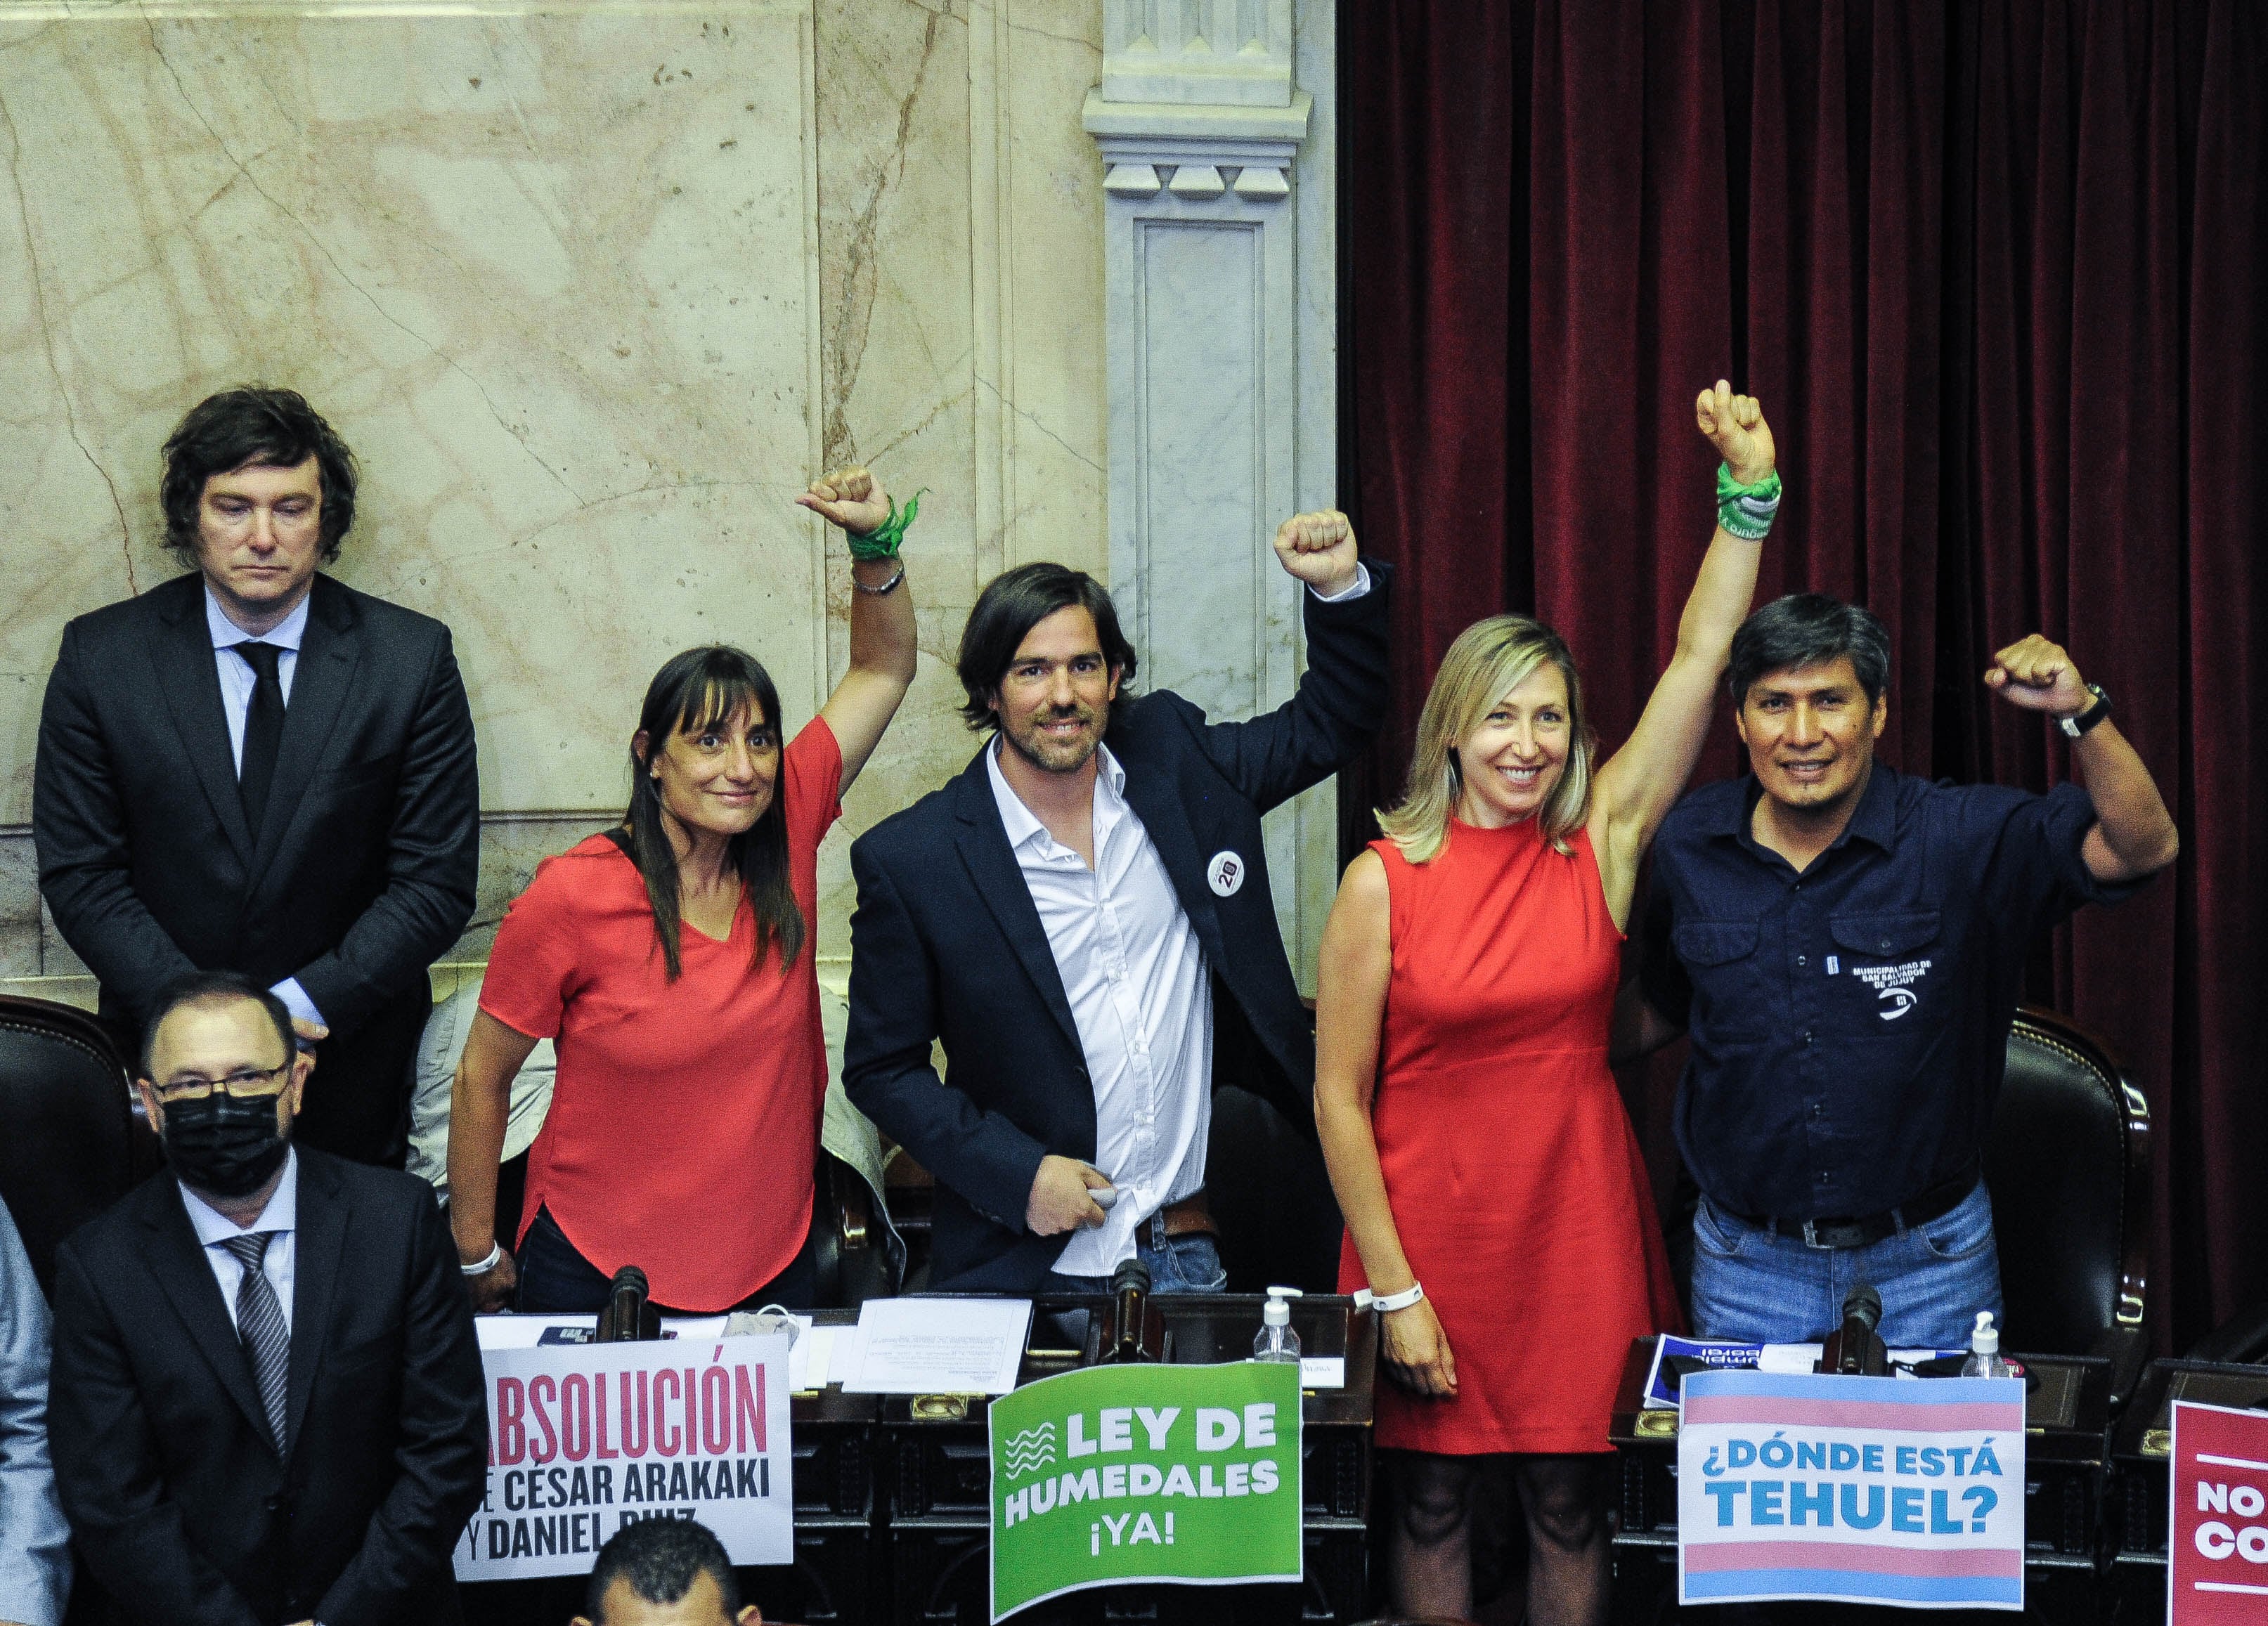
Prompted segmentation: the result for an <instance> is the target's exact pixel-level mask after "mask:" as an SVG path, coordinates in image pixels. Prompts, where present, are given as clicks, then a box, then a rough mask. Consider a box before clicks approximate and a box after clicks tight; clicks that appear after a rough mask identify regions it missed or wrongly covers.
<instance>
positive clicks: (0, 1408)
mask: <svg viewBox="0 0 2268 1626" xmlns="http://www.w3.org/2000/svg"><path fill="white" fill-rule="evenodd" d="M70 1583H71V1560H70V1527H69V1526H68V1525H66V1524H64V1523H63V1509H62V1508H61V1507H60V1506H58V1505H56V1502H55V1470H54V1469H53V1468H51V1467H50V1466H49V1464H48V1301H47V1300H46V1299H42V1298H41V1297H40V1284H39V1283H38V1281H37V1280H35V1279H34V1278H33V1275H32V1262H31V1260H30V1259H29V1258H28V1257H26V1254H25V1253H24V1244H23V1240H22V1239H20V1238H19V1237H18V1235H17V1234H16V1221H15V1219H14V1218H13V1217H12V1216H11V1215H10V1213H9V1212H8V1210H7V1208H6V1206H5V1205H0V1621H19V1622H22V1623H23V1626H59V1622H61V1621H62V1620H63V1605H64V1604H65V1603H66V1602H68V1601H69V1600H70Z"/></svg>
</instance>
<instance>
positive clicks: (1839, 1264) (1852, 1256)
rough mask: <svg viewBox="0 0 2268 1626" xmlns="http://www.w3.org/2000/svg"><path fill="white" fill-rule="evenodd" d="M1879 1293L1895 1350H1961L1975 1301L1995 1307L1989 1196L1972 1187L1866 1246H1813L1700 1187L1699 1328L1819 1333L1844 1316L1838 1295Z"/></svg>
mask: <svg viewBox="0 0 2268 1626" xmlns="http://www.w3.org/2000/svg"><path fill="white" fill-rule="evenodd" d="M1860 1284H1865V1285H1867V1286H1869V1287H1872V1288H1873V1289H1874V1291H1877V1292H1879V1293H1881V1296H1882V1325H1881V1334H1882V1342H1883V1343H1886V1344H1888V1345H1889V1347H1890V1348H1892V1349H1894V1350H1928V1349H1934V1350H1962V1349H1966V1348H1968V1347H1969V1335H1970V1330H1971V1329H1972V1328H1974V1327H1975V1325H1976V1321H1977V1312H1978V1311H1979V1310H1990V1311H1992V1317H1993V1320H1994V1321H1996V1322H1997V1321H1999V1316H2000V1255H1999V1250H1998V1249H1997V1248H1996V1247H1994V1246H1993V1242H1992V1196H1991V1194H1990V1193H1988V1192H1987V1191H1986V1190H1985V1182H1984V1181H1981V1180H1980V1181H1977V1188H1976V1189H1975V1190H1974V1191H1972V1192H1970V1194H1969V1195H1968V1196H1965V1197H1963V1198H1962V1200H1961V1201H1960V1202H1959V1203H1955V1205H1954V1206H1953V1207H1952V1208H1951V1209H1949V1210H1947V1211H1946V1212H1944V1213H1942V1214H1940V1215H1939V1216H1938V1217H1937V1218H1935V1219H1933V1220H1929V1221H1927V1222H1926V1223H1925V1224H1922V1225H1912V1226H1905V1227H1901V1228H1900V1229H1899V1231H1898V1232H1896V1234H1895V1235H1893V1236H1887V1237H1884V1238H1883V1239H1882V1240H1881V1241H1879V1242H1870V1243H1868V1244H1867V1246H1866V1247H1843V1248H1824V1247H1812V1246H1811V1245H1810V1244H1809V1243H1808V1242H1806V1241H1804V1240H1802V1239H1801V1238H1800V1237H1784V1236H1781V1235H1780V1234H1779V1233H1778V1232H1775V1231H1771V1230H1767V1229H1765V1228H1764V1227H1763V1226H1761V1225H1749V1224H1747V1223H1746V1222H1744V1221H1742V1220H1740V1219H1737V1218H1734V1217H1733V1216H1732V1215H1730V1214H1727V1212H1725V1210H1722V1209H1720V1208H1719V1207H1718V1206H1717V1205H1716V1204H1715V1203H1712V1202H1711V1201H1710V1200H1709V1198H1708V1196H1706V1194H1704V1196H1702V1198H1701V1207H1700V1209H1699V1210H1698V1211H1697V1212H1696V1213H1695V1215H1694V1216H1693V1325H1694V1328H1695V1330H1696V1331H1697V1332H1698V1333H1699V1334H1700V1335H1701V1336H1703V1337H1705V1338H1738V1339H1743V1340H1746V1341H1748V1342H1750V1343H1819V1342H1820V1341H1821V1340H1823V1339H1824V1338H1825V1337H1826V1336H1827V1335H1829V1334H1830V1333H1832V1332H1833V1331H1834V1330H1835V1329H1836V1328H1837V1327H1839V1326H1840V1325H1841V1324H1842V1321H1843V1296H1844V1295H1845V1293H1847V1292H1849V1291H1851V1290H1852V1288H1854V1287H1857V1286H1859V1285H1860Z"/></svg>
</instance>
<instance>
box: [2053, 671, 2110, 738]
mask: <svg viewBox="0 0 2268 1626" xmlns="http://www.w3.org/2000/svg"><path fill="white" fill-rule="evenodd" d="M2087 692H2088V694H2090V695H2094V696H2095V703H2094V704H2093V705H2091V706H2089V707H2088V709H2087V710H2084V711H2082V712H2080V714H2079V715H2078V716H2077V717H2058V718H2057V719H2056V726H2057V727H2058V728H2060V729H2061V730H2063V732H2064V737H2065V738H2066V739H2078V738H2079V737H2080V735H2081V734H2083V733H2085V732H2087V731H2088V729H2090V728H2093V727H2094V726H2095V725H2096V724H2098V723H2104V722H2108V721H2109V720H2110V695H2106V694H2104V693H2103V692H2102V685H2101V684H2100V683H2090V684H2088V686H2087Z"/></svg>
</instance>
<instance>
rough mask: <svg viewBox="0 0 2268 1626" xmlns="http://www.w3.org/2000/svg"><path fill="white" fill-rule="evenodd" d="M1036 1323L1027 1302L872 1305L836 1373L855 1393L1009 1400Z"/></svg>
mask: <svg viewBox="0 0 2268 1626" xmlns="http://www.w3.org/2000/svg"><path fill="white" fill-rule="evenodd" d="M1031 1322H1032V1305H1031V1300H1029V1299H918V1298H916V1299H868V1300H867V1301H866V1302H865V1304H863V1305H861V1306H859V1308H858V1328H856V1335H855V1336H854V1337H852V1338H851V1339H850V1340H849V1341H847V1344H846V1341H844V1340H842V1339H837V1340H836V1347H835V1350H834V1361H833V1366H834V1370H835V1373H836V1376H838V1377H840V1378H841V1379H842V1380H843V1392H844V1393H845V1394H1006V1393H1007V1392H1008V1391H1009V1390H1010V1389H1013V1388H1014V1387H1016V1371H1017V1368H1018V1367H1020V1366H1021V1365H1023V1360H1024V1335H1025V1333H1026V1332H1027V1330H1029V1328H1030V1327H1031Z"/></svg>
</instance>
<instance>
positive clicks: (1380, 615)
mask: <svg viewBox="0 0 2268 1626" xmlns="http://www.w3.org/2000/svg"><path fill="white" fill-rule="evenodd" d="M1276 553H1277V556H1278V559H1279V560H1280V561H1281V562H1282V563H1283V566H1284V569H1285V572H1286V573H1287V574H1289V575H1290V576H1292V578H1294V579H1295V580H1297V581H1299V582H1300V583H1302V584H1303V585H1302V587H1301V590H1300V616H1301V619H1302V622H1303V624H1304V625H1305V627H1306V629H1307V671H1306V673H1304V674H1302V675H1301V677H1300V687H1299V691H1298V692H1297V693H1296V694H1294V695H1292V698H1291V699H1290V700H1288V701H1286V702H1285V703H1284V704H1282V705H1280V706H1278V708H1276V710H1273V711H1270V712H1269V713H1267V714H1266V715H1265V716H1263V717H1254V718H1252V719H1250V720H1249V721H1248V722H1242V723H1216V724H1213V725H1210V726H1209V727H1207V728H1206V729H1205V730H1204V750H1205V754H1206V755H1207V756H1209V757H1211V760H1212V762H1213V765H1214V766H1215V767H1217V768H1219V769H1220V771H1221V772H1222V774H1223V775H1225V776H1226V777H1227V778H1228V780H1229V781H1230V783H1232V784H1235V785H1236V786H1238V787H1239V788H1240V789H1241V790H1242V791H1243V792H1244V794H1245V795H1246V796H1247V797H1248V798H1250V799H1251V801H1252V802H1253V804H1254V805H1255V806H1257V807H1258V808H1259V809H1260V811H1261V812H1263V813H1266V812H1267V811H1268V810H1269V809H1270V808H1271V807H1274V806H1277V805H1278V803H1280V802H1285V801H1288V800H1289V799H1290V798H1292V797H1294V796H1297V795H1298V794H1299V793H1300V791H1304V790H1306V789H1307V788H1308V787H1309V786H1310V785H1314V784H1321V783H1322V781H1323V780H1325V779H1328V778H1329V777H1330V776H1331V775H1333V774H1335V773H1337V771H1338V770H1339V769H1341V768H1342V767H1344V766H1345V764H1346V763H1347V762H1349V761H1351V760H1352V759H1353V757H1354V755H1355V754H1356V753H1357V752H1359V751H1360V750H1361V749H1362V748H1363V747H1365V746H1366V745H1367V744H1368V743H1369V741H1370V738H1371V736H1372V735H1373V734H1375V733H1376V732H1378V728H1379V725H1380V724H1381V723H1382V722H1383V721H1384V720H1385V717H1386V697H1387V679H1388V670H1387V657H1388V625H1389V622H1390V613H1391V608H1392V606H1391V598H1392V583H1393V571H1392V570H1391V569H1390V568H1389V567H1388V566H1387V565H1385V564H1383V563H1380V562H1379V561H1377V560H1368V561H1365V560H1363V559H1361V558H1360V557H1359V555H1358V552H1357V548H1356V543H1355V539H1354V533H1353V531H1352V530H1351V529H1350V528H1348V526H1347V522H1346V516H1345V515H1344V514H1337V513H1319V514H1295V515H1293V516H1292V518H1291V519H1286V520H1285V522H1284V524H1283V525H1282V526H1281V527H1279V528H1278V531H1277V533H1276ZM1365 573H1366V574H1367V576H1368V579H1369V582H1370V589H1369V591H1368V592H1355V591H1353V590H1354V588H1355V587H1356V586H1357V585H1358V584H1359V581H1360V580H1361V579H1362V578H1363V576H1364V574H1365Z"/></svg>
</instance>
